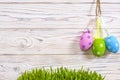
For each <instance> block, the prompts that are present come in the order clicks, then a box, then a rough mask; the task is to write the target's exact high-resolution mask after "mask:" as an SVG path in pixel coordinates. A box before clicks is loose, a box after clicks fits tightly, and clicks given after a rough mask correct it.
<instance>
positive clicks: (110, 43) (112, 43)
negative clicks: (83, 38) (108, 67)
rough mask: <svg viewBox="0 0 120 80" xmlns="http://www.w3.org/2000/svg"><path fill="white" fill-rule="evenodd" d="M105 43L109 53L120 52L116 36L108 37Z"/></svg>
mask: <svg viewBox="0 0 120 80" xmlns="http://www.w3.org/2000/svg"><path fill="white" fill-rule="evenodd" d="M104 41H105V44H106V48H107V50H108V51H109V52H112V53H117V52H118V51H119V42H118V40H117V38H116V37H115V36H108V37H106V38H105V39H104Z"/></svg>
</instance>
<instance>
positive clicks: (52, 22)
mask: <svg viewBox="0 0 120 80" xmlns="http://www.w3.org/2000/svg"><path fill="white" fill-rule="evenodd" d="M94 3H95V1H94V0H0V80H16V78H17V77H18V76H19V75H20V74H21V72H23V71H24V70H29V69H31V68H35V67H43V66H44V67H49V66H53V67H59V66H66V67H69V68H76V69H78V68H80V67H81V66H84V68H90V69H91V70H96V71H97V72H99V73H101V74H102V75H104V76H106V80H120V54H107V55H106V56H104V57H102V58H95V57H94V56H93V55H92V54H91V51H88V52H82V51H81V50H80V48H79V36H80V35H81V33H82V31H83V30H84V28H85V27H86V25H87V23H88V21H89V20H90V19H91V18H95V4H94ZM101 3H102V12H103V17H104V19H105V22H106V25H107V26H106V27H105V28H107V29H108V30H109V32H110V33H111V34H114V35H115V36H117V37H118V39H119V40H120V0H101ZM91 8H92V10H91ZM119 53H120V52H119Z"/></svg>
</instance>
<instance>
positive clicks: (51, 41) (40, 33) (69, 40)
mask: <svg viewBox="0 0 120 80" xmlns="http://www.w3.org/2000/svg"><path fill="white" fill-rule="evenodd" d="M108 30H109V32H110V33H111V34H114V35H115V36H117V37H118V39H119V40H120V32H119V31H120V29H108ZM83 31H84V29H42V30H41V29H1V31H0V35H1V36H0V54H81V53H83V52H82V51H81V50H80V48H79V39H80V35H81V34H82V32H83ZM6 49H7V50H6ZM61 50H62V51H61Z"/></svg>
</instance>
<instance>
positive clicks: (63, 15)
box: [0, 4, 120, 28]
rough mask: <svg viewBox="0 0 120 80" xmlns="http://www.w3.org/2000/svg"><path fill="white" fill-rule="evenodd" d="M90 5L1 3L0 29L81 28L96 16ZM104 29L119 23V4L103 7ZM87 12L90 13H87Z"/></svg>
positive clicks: (116, 25)
mask: <svg viewBox="0 0 120 80" xmlns="http://www.w3.org/2000/svg"><path fill="white" fill-rule="evenodd" d="M90 7H91V5H90V4H74V5H73V4H55V5H52V4H49V5H48V4H33V5H30V4H26V5H22V4H19V5H16V4H14V5H13V4H8V5H0V17H1V18H0V28H83V27H84V26H86V24H87V23H88V21H89V19H90V18H95V16H94V15H95V6H94V7H93V10H92V12H91V14H89V13H90ZM102 10H103V16H104V17H105V22H106V25H107V27H106V28H113V27H114V28H118V27H119V26H120V24H119V21H120V15H119V12H120V6H119V4H114V5H113V4H104V5H103V6H102ZM88 15H89V16H88Z"/></svg>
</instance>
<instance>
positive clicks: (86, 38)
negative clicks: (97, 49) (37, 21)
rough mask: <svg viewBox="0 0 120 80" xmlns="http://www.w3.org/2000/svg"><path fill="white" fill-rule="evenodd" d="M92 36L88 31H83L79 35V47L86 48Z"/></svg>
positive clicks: (88, 46) (91, 40)
mask: <svg viewBox="0 0 120 80" xmlns="http://www.w3.org/2000/svg"><path fill="white" fill-rule="evenodd" d="M93 40H94V39H93V36H92V34H91V33H90V31H89V30H88V31H86V32H84V33H83V34H82V35H81V37H80V48H81V49H82V50H88V49H89V48H90V47H91V46H92V44H93Z"/></svg>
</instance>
